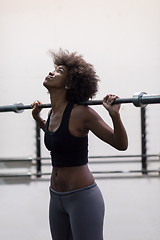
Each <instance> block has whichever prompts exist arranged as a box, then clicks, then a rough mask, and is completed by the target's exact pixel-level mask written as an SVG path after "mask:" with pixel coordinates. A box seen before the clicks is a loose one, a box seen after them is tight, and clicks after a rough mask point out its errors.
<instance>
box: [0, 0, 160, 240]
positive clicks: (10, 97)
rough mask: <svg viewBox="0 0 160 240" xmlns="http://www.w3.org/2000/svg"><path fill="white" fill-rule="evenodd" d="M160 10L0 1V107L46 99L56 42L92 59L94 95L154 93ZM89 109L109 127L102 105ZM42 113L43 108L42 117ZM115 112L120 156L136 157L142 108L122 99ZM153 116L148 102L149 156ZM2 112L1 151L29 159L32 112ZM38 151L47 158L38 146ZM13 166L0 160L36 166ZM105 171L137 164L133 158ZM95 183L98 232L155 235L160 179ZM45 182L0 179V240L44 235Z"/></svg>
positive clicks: (126, 2)
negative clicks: (120, 128)
mask: <svg viewBox="0 0 160 240" xmlns="http://www.w3.org/2000/svg"><path fill="white" fill-rule="evenodd" d="M159 11H160V2H159V1H157V0H152V1H151V0H135V1H131V0H121V1H118V0H112V1H110V0H92V1H91V0H81V1H76V0H75V1H73V0H68V1H64V0H26V1H25V0H21V1H20V0H12V1H9V0H1V8H0V36H1V40H0V43H1V44H0V52H1V57H0V66H1V68H0V105H9V104H13V103H16V102H22V103H24V104H30V103H31V102H33V101H34V100H35V99H39V100H41V101H42V102H44V103H47V102H49V96H48V94H47V92H46V89H44V88H43V86H42V82H43V79H44V77H45V75H46V74H47V73H48V72H49V71H50V70H52V68H53V66H52V61H51V59H50V57H49V56H48V54H47V52H48V50H49V49H55V50H57V49H59V47H62V48H64V49H68V50H70V51H77V52H79V53H81V54H83V55H84V58H85V59H86V60H87V61H89V62H90V63H92V64H94V66H95V69H96V71H97V74H98V75H99V76H100V79H101V82H100V86H99V93H98V94H97V97H96V98H97V99H102V98H103V96H104V95H105V94H107V93H115V94H117V95H118V96H120V97H131V96H132V95H133V94H134V93H135V92H141V91H145V92H147V93H155V94H159V93H160V82H159V77H160V15H159ZM94 108H95V109H96V110H97V111H98V113H99V114H100V115H101V116H102V117H103V118H104V119H105V120H106V121H107V122H108V123H109V124H111V122H110V118H109V117H108V115H107V112H106V111H105V110H104V108H102V106H96V107H94ZM47 111H48V110H43V113H42V116H43V117H45V118H46V116H47ZM121 115H122V119H123V122H124V124H125V126H126V129H127V132H128V137H129V148H128V150H127V151H126V152H125V154H140V153H141V146H140V109H138V108H135V107H134V106H132V105H130V104H128V105H125V104H124V105H122V107H121ZM159 118H160V108H159V105H154V106H148V107H147V134H148V140H147V147H148V153H149V154H159V152H160V147H159V142H160V127H159ZM0 119H1V124H0V132H1V137H0V158H2V157H28V156H33V157H34V156H35V138H34V136H35V125H34V121H33V120H32V118H31V112H30V110H26V111H24V113H22V114H15V113H0ZM42 137H43V134H42ZM89 143H90V145H89V149H90V152H89V154H90V155H119V154H124V153H121V152H118V151H116V150H114V149H112V148H111V147H109V146H107V145H106V144H104V143H102V142H101V141H100V140H98V139H96V138H95V137H94V136H93V135H92V134H90V141H89ZM42 145H43V144H42ZM42 153H43V156H49V154H48V152H47V151H46V149H45V148H44V147H43V149H42ZM14 166H15V168H13V164H12V166H11V165H5V164H4V163H0V172H6V171H7V172H9V171H12V172H13V171H18V172H26V171H35V168H34V167H32V166H31V165H30V164H28V165H24V164H22V165H20V166H17V165H14ZM153 166H154V168H158V167H159V163H157V164H154V165H153V164H151V166H150V165H149V167H151V168H153ZM103 167H104V166H103ZM99 168H100V166H97V169H99ZM105 168H106V170H108V169H116V170H118V169H119V168H122V169H123V168H124V169H128V168H131V169H135V168H136V169H140V165H137V164H136V165H135V164H132V165H124V166H122V165H121V166H120V165H115V164H114V165H109V166H105ZM91 169H92V166H91ZM45 170H46V169H45ZM48 170H50V167H49V169H47V170H46V171H48ZM97 182H98V183H99V186H100V187H101V189H102V192H103V195H104V199H105V202H106V217H105V228H104V236H105V239H109V240H113V239H123V240H125V239H126V240H128V239H129V240H132V239H133V240H142V239H148V240H158V239H159V234H160V230H159V224H160V210H159V201H160V191H159V188H160V180H159V178H142V179H141V178H132V179H128V178H127V179H110V180H109V179H106V180H102V179H97ZM48 187H49V181H48V180H46V181H41V180H38V181H35V180H34V181H30V180H29V179H20V178H19V179H17V180H15V179H14V180H6V179H0V192H1V197H0V214H1V217H0V239H5V240H10V239H11V238H12V239H15V240H19V239H22V238H23V239H24V240H28V239H34V240H36V239H39V240H41V239H42V240H43V239H46V240H47V239H50V233H49V226H48V201H49V195H48Z"/></svg>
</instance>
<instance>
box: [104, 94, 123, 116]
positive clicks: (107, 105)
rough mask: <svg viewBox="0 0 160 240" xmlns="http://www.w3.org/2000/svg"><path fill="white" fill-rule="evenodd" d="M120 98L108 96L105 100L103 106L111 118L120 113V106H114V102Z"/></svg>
mask: <svg viewBox="0 0 160 240" xmlns="http://www.w3.org/2000/svg"><path fill="white" fill-rule="evenodd" d="M117 98H118V97H117V96H116V95H113V94H108V95H106V96H105V97H104V98H103V106H104V107H105V108H106V109H107V110H108V112H109V114H110V116H112V115H114V114H115V113H118V112H119V110H120V106H121V105H120V104H113V102H114V100H115V99H117Z"/></svg>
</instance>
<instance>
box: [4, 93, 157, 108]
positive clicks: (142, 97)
mask: <svg viewBox="0 0 160 240" xmlns="http://www.w3.org/2000/svg"><path fill="white" fill-rule="evenodd" d="M102 103H103V100H88V101H86V102H79V103H78V104H79V105H101V104H102ZM123 103H133V105H134V106H135V107H145V106H146V105H147V104H156V103H160V95H156V94H151V95H148V94H147V93H145V92H141V93H135V94H134V95H133V97H132V98H117V99H115V100H114V102H113V104H123ZM50 107H51V104H40V105H39V108H50ZM25 109H32V107H31V105H24V104H23V103H15V104H13V105H7V106H0V112H15V113H21V112H23V111H24V110H25Z"/></svg>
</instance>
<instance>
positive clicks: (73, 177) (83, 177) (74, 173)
mask: <svg viewBox="0 0 160 240" xmlns="http://www.w3.org/2000/svg"><path fill="white" fill-rule="evenodd" d="M92 183H94V177H93V175H92V173H91V172H90V170H89V168H88V165H87V164H85V165H83V166H78V167H53V170H52V175H51V188H52V189H53V190H55V191H58V192H67V191H72V190H76V189H79V188H83V187H86V186H88V185H91V184H92Z"/></svg>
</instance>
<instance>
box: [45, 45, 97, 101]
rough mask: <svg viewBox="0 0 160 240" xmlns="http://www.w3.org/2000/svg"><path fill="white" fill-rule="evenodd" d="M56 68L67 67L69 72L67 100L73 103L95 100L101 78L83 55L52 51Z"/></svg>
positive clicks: (65, 51)
mask: <svg viewBox="0 0 160 240" xmlns="http://www.w3.org/2000/svg"><path fill="white" fill-rule="evenodd" d="M50 54H51V56H52V58H53V63H54V65H55V67H57V66H59V65H65V66H66V67H67V69H68V70H69V75H68V78H67V79H66V84H67V86H68V87H69V89H68V90H67V99H68V101H71V102H75V103H78V102H82V101H87V100H88V99H90V98H93V97H94V96H95V95H96V92H97V91H98V81H99V77H98V76H97V75H96V72H95V70H94V67H93V65H91V64H89V63H87V62H86V61H85V60H84V59H83V57H82V55H78V54H77V52H72V53H69V51H67V50H62V49H60V50H59V51H58V52H53V51H50Z"/></svg>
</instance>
